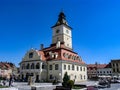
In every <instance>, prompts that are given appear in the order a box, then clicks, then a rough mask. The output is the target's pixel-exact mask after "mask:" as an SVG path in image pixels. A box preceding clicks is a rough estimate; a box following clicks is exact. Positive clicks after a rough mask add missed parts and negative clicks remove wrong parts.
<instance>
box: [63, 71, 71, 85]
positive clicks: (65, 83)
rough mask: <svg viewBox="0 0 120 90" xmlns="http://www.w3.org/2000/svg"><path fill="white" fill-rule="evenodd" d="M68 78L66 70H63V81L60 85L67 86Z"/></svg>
mask: <svg viewBox="0 0 120 90" xmlns="http://www.w3.org/2000/svg"><path fill="white" fill-rule="evenodd" d="M69 80H70V77H69V76H68V74H67V72H65V74H64V77H63V82H62V85H63V86H64V87H67V82H68V81H69Z"/></svg>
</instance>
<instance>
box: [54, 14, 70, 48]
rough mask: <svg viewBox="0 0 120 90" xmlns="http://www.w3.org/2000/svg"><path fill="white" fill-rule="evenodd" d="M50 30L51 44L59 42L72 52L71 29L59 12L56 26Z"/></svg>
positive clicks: (63, 15)
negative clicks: (51, 31)
mask: <svg viewBox="0 0 120 90" xmlns="http://www.w3.org/2000/svg"><path fill="white" fill-rule="evenodd" d="M52 30H53V33H52V44H56V43H57V42H58V41H60V43H63V44H64V45H65V47H66V48H68V49H71V50H72V33H71V30H72V28H71V27H70V26H69V25H68V23H67V21H66V18H65V14H64V13H63V12H60V14H59V16H58V20H57V22H56V24H55V25H54V26H52Z"/></svg>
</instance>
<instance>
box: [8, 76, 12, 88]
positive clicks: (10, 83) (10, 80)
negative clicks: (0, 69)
mask: <svg viewBox="0 0 120 90" xmlns="http://www.w3.org/2000/svg"><path fill="white" fill-rule="evenodd" d="M11 85H12V75H10V79H9V87H10V86H11Z"/></svg>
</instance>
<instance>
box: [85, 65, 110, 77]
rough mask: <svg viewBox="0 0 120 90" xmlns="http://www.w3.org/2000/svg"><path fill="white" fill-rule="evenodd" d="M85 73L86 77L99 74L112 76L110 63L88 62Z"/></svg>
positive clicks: (98, 75)
mask: <svg viewBox="0 0 120 90" xmlns="http://www.w3.org/2000/svg"><path fill="white" fill-rule="evenodd" d="M87 75H88V79H92V78H97V77H101V76H112V68H111V64H88V65H87Z"/></svg>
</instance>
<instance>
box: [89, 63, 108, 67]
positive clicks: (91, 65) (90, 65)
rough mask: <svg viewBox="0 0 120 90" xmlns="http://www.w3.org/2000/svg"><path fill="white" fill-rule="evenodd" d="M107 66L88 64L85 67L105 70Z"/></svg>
mask: <svg viewBox="0 0 120 90" xmlns="http://www.w3.org/2000/svg"><path fill="white" fill-rule="evenodd" d="M107 65H108V64H97V65H96V64H88V65H87V67H88V68H90V67H92V68H94V67H97V68H106V66H107Z"/></svg>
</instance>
